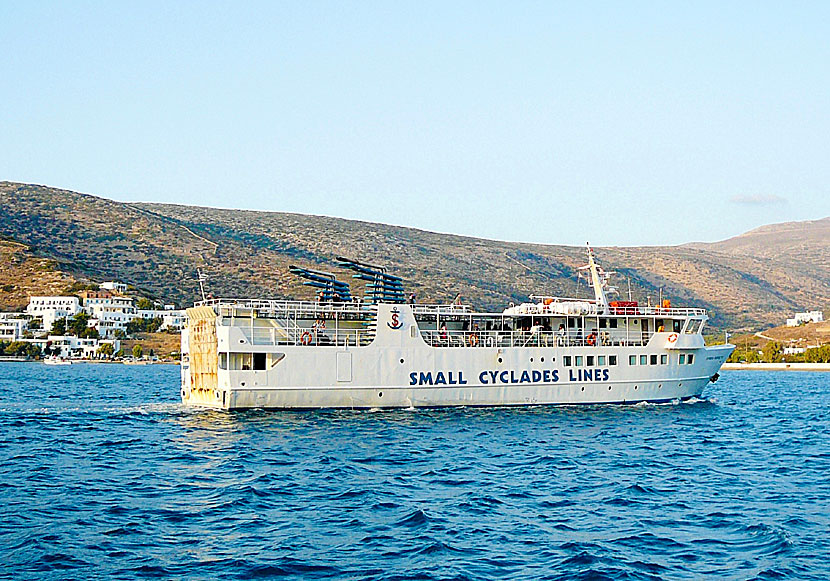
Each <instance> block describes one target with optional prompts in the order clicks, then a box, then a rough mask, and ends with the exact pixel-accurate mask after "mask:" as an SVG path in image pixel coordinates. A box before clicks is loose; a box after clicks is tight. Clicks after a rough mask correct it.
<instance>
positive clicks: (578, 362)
mask: <svg viewBox="0 0 830 581" xmlns="http://www.w3.org/2000/svg"><path fill="white" fill-rule="evenodd" d="M574 359H575V361H574V365H576V366H577V367H580V366H581V365H582V355H576V356H575V357H574Z"/></svg>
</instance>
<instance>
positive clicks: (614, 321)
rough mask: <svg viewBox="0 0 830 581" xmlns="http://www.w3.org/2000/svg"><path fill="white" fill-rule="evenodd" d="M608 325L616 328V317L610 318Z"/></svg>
mask: <svg viewBox="0 0 830 581" xmlns="http://www.w3.org/2000/svg"><path fill="white" fill-rule="evenodd" d="M608 326H609V327H611V328H612V329H616V328H617V319H611V320H610V321H608Z"/></svg>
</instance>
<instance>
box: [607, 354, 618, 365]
mask: <svg viewBox="0 0 830 581" xmlns="http://www.w3.org/2000/svg"><path fill="white" fill-rule="evenodd" d="M608 364H609V365H616V364H617V356H616V355H609V356H608Z"/></svg>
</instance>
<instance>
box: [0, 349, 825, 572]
mask: <svg viewBox="0 0 830 581" xmlns="http://www.w3.org/2000/svg"><path fill="white" fill-rule="evenodd" d="M177 375H178V369H177V368H175V367H163V366H156V367H143V366H142V367H141V368H140V369H139V368H137V367H136V368H133V367H127V366H93V365H79V366H72V367H70V368H67V369H61V370H60V373H54V370H50V369H49V368H48V367H46V366H43V365H38V364H15V363H0V393H2V394H3V395H2V399H0V507H2V508H0V547H2V551H3V552H2V556H3V563H4V567H3V568H2V570H0V578H14V579H75V578H104V577H106V578H113V579H130V580H132V579H145V578H163V579H167V578H182V577H187V578H190V579H218V578H222V579H252V578H274V577H279V578H281V579H309V578H314V579H357V580H378V581H391V580H404V579H405V580H413V579H423V580H449V579H458V580H462V579H464V580H466V579H471V580H472V579H510V580H514V579H518V580H525V579H527V580H531V579H532V580H537V579H637V580H640V579H644V580H645V579H649V580H651V579H699V578H713V577H717V578H722V579H736V580H737V579H759V580H768V579H769V580H771V579H827V578H830V549H828V547H827V543H826V538H827V534H828V532H830V516H828V514H829V513H828V511H827V509H826V507H827V506H830V480H828V478H827V474H828V473H830V451H828V448H827V434H828V433H830V419H829V418H828V416H829V414H827V413H826V410H827V409H828V407H830V405H828V404H830V382H829V381H828V380H830V375H825V374H819V373H799V374H787V373H779V374H771V373H756V372H725V373H723V374H722V378H721V380H720V381H719V382H718V384H717V385H716V386H710V388H709V389H708V390H707V392H706V397H705V398H703V399H700V400H696V401H692V402H684V403H683V404H682V405H680V404H678V403H677V402H672V403H668V404H660V405H654V404H642V405H636V406H620V407H615V406H597V407H592V406H588V407H579V406H572V407H563V408H546V407H536V408H527V409H463V408H462V409H456V410H444V411H439V410H432V411H424V410H405V411H404V410H401V411H389V410H381V411H377V412H376V413H366V412H351V411H320V412H313V413H310V412H283V413H269V412H263V411H261V410H256V411H250V412H243V413H234V414H227V413H220V412H210V411H202V410H191V409H183V408H181V407H180V406H179V404H178V402H177V401H176V397H177V389H176V385H177Z"/></svg>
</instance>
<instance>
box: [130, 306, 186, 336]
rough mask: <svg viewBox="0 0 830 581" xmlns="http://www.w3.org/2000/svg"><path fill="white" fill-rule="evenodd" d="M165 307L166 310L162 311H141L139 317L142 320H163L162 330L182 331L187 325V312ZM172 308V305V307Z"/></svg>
mask: <svg viewBox="0 0 830 581" xmlns="http://www.w3.org/2000/svg"><path fill="white" fill-rule="evenodd" d="M167 306H168V305H165V307H164V310H160V309H146V310H145V309H139V311H138V316H139V317H141V318H142V319H156V318H159V319H161V321H162V323H161V330H162V331H166V330H168V329H170V330H173V331H181V330H182V329H183V328H184V326H185V323H186V322H187V321H186V320H185V312H184V311H183V310H176V309H168V308H167ZM171 306H172V305H171Z"/></svg>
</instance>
